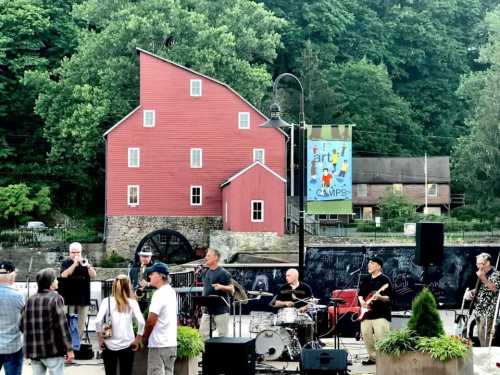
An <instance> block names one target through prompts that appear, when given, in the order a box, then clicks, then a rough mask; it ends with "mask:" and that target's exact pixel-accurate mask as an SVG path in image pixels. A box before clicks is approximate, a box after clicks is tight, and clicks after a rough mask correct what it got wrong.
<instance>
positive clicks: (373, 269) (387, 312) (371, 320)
mask: <svg viewBox="0 0 500 375" xmlns="http://www.w3.org/2000/svg"><path fill="white" fill-rule="evenodd" d="M383 265H384V262H383V261H382V259H380V258H379V257H373V258H371V259H370V260H369V261H368V273H369V275H368V277H367V278H365V279H364V280H363V281H362V283H361V286H360V288H359V296H358V299H359V303H360V305H361V308H362V311H363V310H364V309H368V310H367V312H366V313H365V314H364V315H363V313H361V314H360V318H361V319H362V320H361V334H362V336H363V341H364V342H365V346H366V350H367V351H368V360H366V361H362V362H361V363H362V364H363V365H374V364H375V363H376V362H375V361H376V358H375V354H376V351H375V341H377V340H380V339H381V338H383V337H384V336H385V335H386V333H387V332H389V329H390V323H389V322H390V321H391V295H392V284H391V280H390V279H389V277H388V276H387V275H384V274H383V273H382V266H383Z"/></svg>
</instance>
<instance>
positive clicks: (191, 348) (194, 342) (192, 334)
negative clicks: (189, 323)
mask: <svg viewBox="0 0 500 375" xmlns="http://www.w3.org/2000/svg"><path fill="white" fill-rule="evenodd" d="M204 349H205V346H204V343H203V338H202V337H201V334H200V332H199V331H198V330H197V329H194V328H192V327H185V326H179V327H177V357H178V358H194V357H197V356H199V355H200V354H201V353H203V350H204Z"/></svg>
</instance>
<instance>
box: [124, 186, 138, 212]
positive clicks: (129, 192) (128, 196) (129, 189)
mask: <svg viewBox="0 0 500 375" xmlns="http://www.w3.org/2000/svg"><path fill="white" fill-rule="evenodd" d="M134 188H135V189H137V203H130V197H131V195H132V194H131V190H132V189H134ZM139 197H140V194H139V185H128V186H127V204H128V205H129V206H130V207H136V206H138V205H139V202H140V200H139Z"/></svg>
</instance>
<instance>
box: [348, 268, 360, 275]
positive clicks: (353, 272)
mask: <svg viewBox="0 0 500 375" xmlns="http://www.w3.org/2000/svg"><path fill="white" fill-rule="evenodd" d="M360 271H361V268H358V269H357V270H356V271H352V272H350V273H349V276H352V275H354V274H356V273H358V272H360Z"/></svg>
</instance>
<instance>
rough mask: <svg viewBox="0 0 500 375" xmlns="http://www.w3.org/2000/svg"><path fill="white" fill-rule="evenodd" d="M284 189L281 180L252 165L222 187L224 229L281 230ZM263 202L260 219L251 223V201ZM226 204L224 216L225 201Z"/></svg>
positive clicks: (240, 230)
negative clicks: (262, 213)
mask: <svg viewBox="0 0 500 375" xmlns="http://www.w3.org/2000/svg"><path fill="white" fill-rule="evenodd" d="M285 189H286V184H285V182H284V181H283V180H281V179H280V178H278V177H276V176H275V175H273V174H272V173H270V172H269V171H267V170H266V169H265V168H264V167H262V166H260V165H258V164H257V165H255V166H254V167H252V168H250V169H249V170H248V171H246V172H245V173H243V174H241V175H240V176H239V177H237V178H236V179H234V180H233V181H231V183H230V184H229V185H226V186H225V187H224V189H223V203H222V207H223V210H224V211H223V212H224V218H223V223H224V229H226V230H231V231H235V232H276V233H277V234H278V235H280V236H281V235H283V233H284V226H285V223H284V219H285ZM252 200H262V201H264V221H263V222H252V220H251V216H250V215H251V201H252ZM226 202H227V203H228V210H227V213H228V215H227V216H228V217H227V220H226V217H225V204H226Z"/></svg>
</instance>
